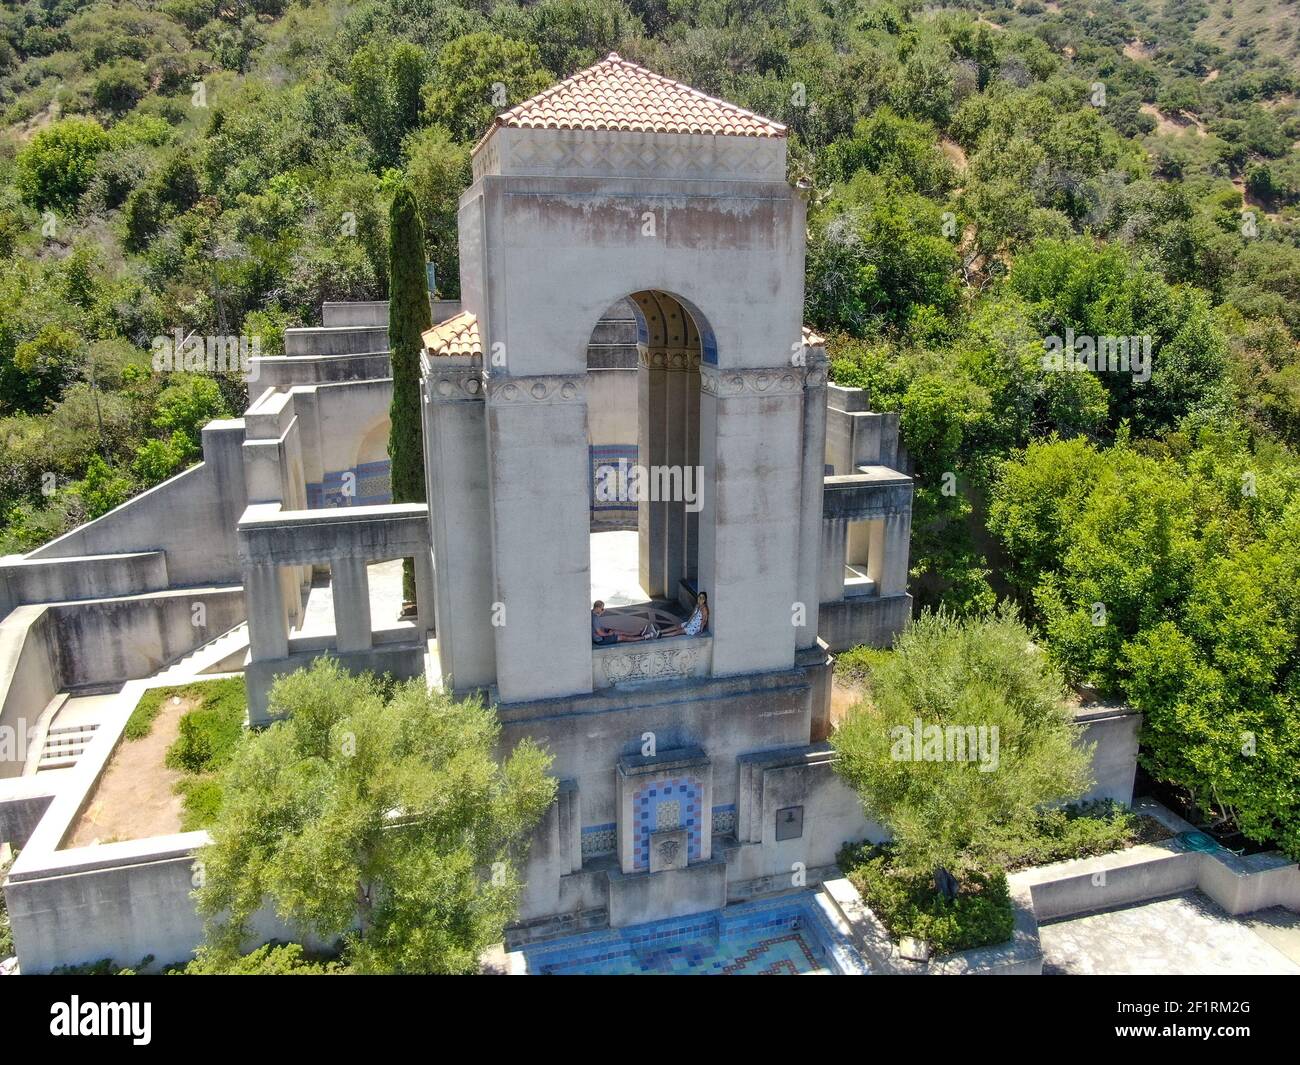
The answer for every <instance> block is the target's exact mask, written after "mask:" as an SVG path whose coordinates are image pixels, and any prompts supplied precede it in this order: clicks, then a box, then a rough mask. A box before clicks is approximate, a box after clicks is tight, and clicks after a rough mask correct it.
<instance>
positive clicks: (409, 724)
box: [197, 658, 556, 973]
mask: <svg viewBox="0 0 1300 1065" xmlns="http://www.w3.org/2000/svg"><path fill="white" fill-rule="evenodd" d="M270 709H271V712H272V714H273V715H276V716H282V715H289V716H288V717H287V718H286V719H285V720H282V721H279V722H278V723H276V724H274V725H272V726H271V727H270V728H268V729H266V730H265V731H264V732H260V733H250V734H246V736H245V738H244V739H243V741H242V742H241V744H240V745H239V747H238V748H237V749H236V751H235V754H234V758H233V760H232V761H231V763H230V765H229V767H228V768H227V770H226V771H225V773H224V776H223V781H222V783H223V788H224V797H223V800H222V803H221V809H220V813H219V815H218V818H217V820H216V822H215V824H213V825H212V827H211V833H212V838H213V842H212V844H211V846H209V847H207V848H205V849H204V850H203V851H202V852H201V854H200V855H199V861H200V862H201V863H202V868H203V871H204V875H203V883H202V886H201V887H200V889H199V891H198V894H197V897H198V905H199V910H200V912H201V913H202V914H203V916H204V918H205V919H206V921H207V922H208V931H209V939H208V946H209V951H210V953H209V957H210V958H211V960H212V961H213V963H214V964H220V965H224V964H227V963H229V962H230V961H231V960H233V959H234V958H235V957H237V956H238V955H239V953H240V947H241V944H242V942H243V940H244V937H245V935H246V932H247V924H248V921H249V919H250V918H251V917H252V915H253V914H254V913H255V912H256V911H257V910H258V909H259V908H260V907H261V905H262V903H263V900H264V899H267V898H269V899H270V900H271V902H272V903H273V904H274V906H275V907H276V910H277V912H278V913H279V914H280V916H281V917H282V918H283V919H285V920H286V921H287V922H288V923H289V924H290V925H291V926H292V927H295V928H299V929H301V930H302V931H303V932H304V933H310V934H311V935H313V936H314V937H316V938H317V939H319V940H321V941H325V942H332V941H336V940H337V941H342V942H343V943H344V945H345V948H346V957H347V959H348V962H349V963H350V964H351V965H353V966H354V967H355V968H356V969H357V970H358V971H361V972H389V973H413V972H430V973H468V972H473V971H474V970H475V968H476V966H477V964H478V957H479V954H480V953H481V952H482V951H483V950H484V949H485V948H486V947H487V946H489V945H490V944H492V943H494V942H497V941H499V940H500V938H501V935H502V931H503V929H504V926H505V923H506V922H507V921H508V920H510V919H511V918H512V917H513V914H514V906H515V903H516V899H517V897H518V894H519V890H520V887H521V884H520V879H519V875H518V869H519V868H520V861H521V859H522V857H523V851H524V849H525V848H526V846H527V840H528V836H529V833H530V831H531V829H532V828H533V826H534V825H535V824H536V823H537V821H538V820H539V819H540V817H541V816H542V814H543V812H544V811H545V810H546V808H547V806H549V805H550V803H551V801H552V799H553V798H554V795H555V787H556V784H555V781H554V780H553V779H552V778H550V777H548V776H547V775H546V769H547V767H548V765H549V762H550V759H549V756H547V755H545V754H543V753H542V751H541V750H540V749H539V748H538V747H536V746H535V745H534V744H533V743H532V742H531V741H525V742H523V743H521V744H520V745H519V746H518V747H516V748H515V749H514V751H513V752H512V753H511V754H510V755H509V757H508V758H507V759H506V760H505V761H504V762H500V763H498V762H497V761H496V760H495V758H494V753H493V752H494V749H495V745H496V742H497V738H498V735H499V732H500V726H499V724H498V722H497V719H496V715H495V713H493V711H492V710H491V709H490V708H487V707H484V706H483V705H482V704H481V703H479V702H474V701H463V702H457V701H454V700H452V699H451V698H449V697H448V696H446V695H445V694H443V693H442V692H430V691H429V690H428V689H427V688H426V686H425V684H424V681H423V680H422V679H417V680H415V681H412V682H410V683H408V684H404V685H401V686H399V687H397V688H396V689H395V690H394V691H393V692H392V694H391V697H386V693H385V690H384V689H383V688H381V686H380V685H379V684H378V683H377V682H376V681H375V680H374V679H373V678H372V677H370V676H362V677H353V676H350V675H348V674H347V673H345V672H344V671H343V670H342V669H341V668H340V667H339V665H338V663H337V662H335V661H333V660H332V659H330V658H321V659H318V660H317V661H316V662H315V663H314V664H313V665H312V667H311V668H310V669H308V670H302V671H299V672H297V673H293V674H290V675H288V676H286V677H282V678H280V679H278V680H277V681H276V682H275V684H274V686H273V687H272V690H271V702H270Z"/></svg>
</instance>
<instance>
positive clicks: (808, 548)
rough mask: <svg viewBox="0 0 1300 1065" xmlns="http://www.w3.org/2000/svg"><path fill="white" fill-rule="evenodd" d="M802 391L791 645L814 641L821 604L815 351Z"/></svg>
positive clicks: (821, 429) (821, 435) (818, 365)
mask: <svg viewBox="0 0 1300 1065" xmlns="http://www.w3.org/2000/svg"><path fill="white" fill-rule="evenodd" d="M805 361H806V365H805V366H804V391H803V469H802V472H801V476H802V484H801V487H800V492H799V574H798V584H797V588H796V595H797V597H798V598H797V602H799V603H801V604H802V606H803V617H804V624H802V625H800V626H797V629H796V632H795V646H797V647H799V648H800V649H803V648H808V647H813V646H815V645H816V643H817V618H818V615H819V614H820V612H821V611H820V609H819V607H820V605H821V595H820V587H821V546H822V500H823V497H824V496H825V494H826V492H825V476H826V360H825V357H824V356H822V355H821V354H820V351H817V352H811V351H809V352H806V353H805Z"/></svg>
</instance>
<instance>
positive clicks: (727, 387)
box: [700, 365, 805, 399]
mask: <svg viewBox="0 0 1300 1065" xmlns="http://www.w3.org/2000/svg"><path fill="white" fill-rule="evenodd" d="M804 376H805V375H804V371H803V368H802V367H794V366H790V367H776V368H770V369H769V368H766V367H765V368H760V369H746V370H721V369H718V368H716V367H713V366H704V365H702V366H701V367H700V390H701V391H703V392H705V393H707V394H708V395H710V396H717V397H718V398H719V399H728V398H730V397H733V396H749V397H753V396H792V395H798V394H799V393H800V392H802V391H803V389H804Z"/></svg>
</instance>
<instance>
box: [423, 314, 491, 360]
mask: <svg viewBox="0 0 1300 1065" xmlns="http://www.w3.org/2000/svg"><path fill="white" fill-rule="evenodd" d="M421 337H422V339H423V340H424V346H425V348H426V349H427V350H428V352H429V354H430V355H478V356H480V357H481V356H482V354H483V342H482V340H481V339H480V337H479V332H478V319H477V318H475V317H474V316H473V315H472V314H470V313H469V311H461V312H460V314H453V315H452V316H451V317H450V318H448V319H447V320H446V321H445V322H439V323H438V324H437V325H435V326H434V327H433V328H432V329H428V330H425V332H424V333H423V334H421Z"/></svg>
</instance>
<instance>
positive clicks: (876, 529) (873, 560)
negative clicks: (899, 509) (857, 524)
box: [867, 519, 885, 594]
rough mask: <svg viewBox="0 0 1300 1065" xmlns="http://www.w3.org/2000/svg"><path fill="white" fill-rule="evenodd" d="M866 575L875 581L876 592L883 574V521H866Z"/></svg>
mask: <svg viewBox="0 0 1300 1065" xmlns="http://www.w3.org/2000/svg"><path fill="white" fill-rule="evenodd" d="M867 576H868V577H870V578H871V580H872V581H874V582H875V585H876V592H877V594H879V592H880V584H881V581H882V580H883V579H884V576H885V522H884V519H881V520H879V521H869V522H867Z"/></svg>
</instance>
